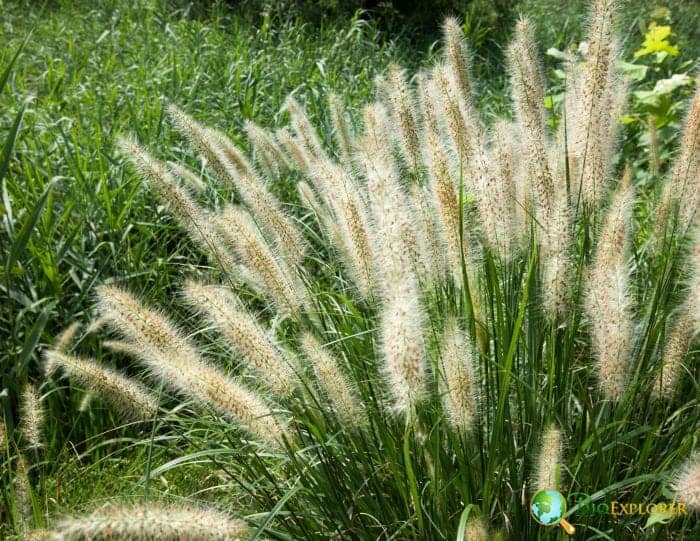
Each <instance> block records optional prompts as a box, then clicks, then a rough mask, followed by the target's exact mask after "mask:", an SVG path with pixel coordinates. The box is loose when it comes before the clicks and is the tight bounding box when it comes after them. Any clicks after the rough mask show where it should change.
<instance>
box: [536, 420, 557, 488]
mask: <svg viewBox="0 0 700 541" xmlns="http://www.w3.org/2000/svg"><path fill="white" fill-rule="evenodd" d="M560 465H561V432H560V431H559V429H558V428H556V427H555V426H553V425H552V426H549V427H548V428H547V429H546V430H545V432H544V434H543V435H542V441H541V442H540V454H539V456H538V458H537V477H536V479H535V487H534V492H537V491H538V490H543V489H545V488H553V489H559V488H560V487H559V473H560V469H561V468H560Z"/></svg>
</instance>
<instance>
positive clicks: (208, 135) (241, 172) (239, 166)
mask: <svg viewBox="0 0 700 541" xmlns="http://www.w3.org/2000/svg"><path fill="white" fill-rule="evenodd" d="M168 112H169V113H170V116H171V118H172V119H173V123H174V124H175V126H176V127H177V129H178V130H179V131H180V132H181V133H182V134H183V135H184V136H185V137H186V138H187V139H189V141H190V142H191V143H192V145H193V146H194V147H195V148H196V149H197V150H198V151H199V152H200V153H201V154H203V155H204V157H205V158H206V159H207V162H208V163H210V164H211V166H212V168H213V169H214V171H215V172H216V174H217V175H218V176H219V178H221V179H222V180H224V181H225V182H227V183H229V184H231V185H232V187H234V188H235V189H236V191H237V192H238V195H239V196H240V197H241V199H242V200H243V202H244V203H245V204H246V206H247V207H248V208H249V209H250V211H251V212H252V214H253V215H254V216H255V218H256V219H257V220H258V221H259V222H260V223H261V224H262V225H263V226H264V227H265V229H266V231H267V232H269V233H270V234H271V235H272V236H273V237H274V240H275V243H276V245H277V248H278V250H279V251H280V253H281V254H282V255H283V256H284V257H285V258H287V259H289V260H290V263H292V264H297V263H300V262H301V261H303V259H304V257H305V254H306V251H307V246H306V242H305V241H304V238H303V236H302V235H301V233H300V232H299V231H297V229H296V227H295V226H294V224H293V223H292V221H291V219H290V218H289V217H288V216H287V215H286V214H285V213H284V211H283V210H282V209H281V208H280V203H279V201H278V200H277V199H276V198H275V197H274V196H273V195H272V194H271V193H270V192H269V191H268V190H267V189H266V188H265V186H264V184H263V182H262V181H261V180H260V179H259V178H258V177H257V175H256V174H255V171H254V169H253V167H252V165H251V164H250V162H249V161H248V159H247V158H246V157H245V156H244V155H243V153H242V152H241V151H240V150H239V149H238V148H236V146H234V145H233V143H231V142H230V141H229V140H228V138H227V137H226V136H225V135H224V134H222V133H220V132H218V131H216V130H213V129H211V128H205V127H203V126H201V125H200V124H199V123H198V122H197V121H196V120H194V119H193V118H192V117H190V116H189V115H187V114H186V113H184V112H183V111H181V110H180V109H178V108H177V107H176V106H174V105H170V106H169V107H168Z"/></svg>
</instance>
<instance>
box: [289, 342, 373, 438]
mask: <svg viewBox="0 0 700 541" xmlns="http://www.w3.org/2000/svg"><path fill="white" fill-rule="evenodd" d="M301 346H302V349H303V351H304V354H305V355H306V357H307V358H308V359H309V361H310V362H311V366H312V367H313V370H314V374H316V378H317V379H318V382H319V383H320V384H321V387H322V388H323V390H324V391H325V393H326V395H327V396H328V399H329V400H330V402H331V406H332V408H333V411H334V412H335V414H336V415H337V416H338V421H339V422H340V424H341V425H343V426H347V427H350V428H352V427H358V426H362V425H363V424H364V423H365V421H366V415H365V412H364V410H363V408H362V404H361V402H360V399H359V398H358V393H357V389H355V388H354V386H353V385H352V383H351V382H350V381H349V380H348V378H347V377H346V376H345V375H344V374H343V372H342V370H341V369H340V367H339V366H338V362H337V361H336V359H334V358H333V356H332V355H331V353H330V352H329V351H328V349H327V348H325V347H323V346H322V345H321V343H320V342H319V341H318V340H317V339H316V338H315V337H314V336H313V335H311V334H310V333H308V332H307V333H304V335H303V336H302V337H301Z"/></svg>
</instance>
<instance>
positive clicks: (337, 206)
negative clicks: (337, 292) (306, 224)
mask: <svg viewBox="0 0 700 541" xmlns="http://www.w3.org/2000/svg"><path fill="white" fill-rule="evenodd" d="M329 176H330V177H332V178H334V179H336V181H334V184H335V185H336V186H335V188H330V187H328V186H326V185H325V183H326V180H325V179H326V178H329ZM310 177H311V178H313V179H315V180H316V182H315V184H317V185H322V189H324V190H325V192H324V195H323V198H324V200H325V201H326V204H323V203H321V202H320V201H318V199H317V198H316V195H315V193H314V192H313V190H312V188H311V187H310V186H309V185H308V184H306V183H305V182H300V183H299V184H298V186H297V187H298V189H299V192H300V195H301V199H302V202H304V204H305V205H306V206H308V207H309V208H311V209H312V210H314V212H315V213H316V216H317V217H318V219H319V223H320V224H321V227H322V228H323V230H324V231H325V232H326V234H327V235H328V238H329V240H330V242H331V244H332V245H333V246H334V247H335V249H336V250H337V251H338V253H339V255H340V256H341V259H342V263H343V265H344V267H345V269H346V270H347V271H348V273H349V274H350V278H351V279H352V280H353V282H354V283H355V285H356V286H357V289H358V292H359V293H360V296H361V298H363V299H366V298H369V296H370V294H371V292H372V287H373V286H372V284H373V280H372V274H373V269H372V254H371V249H370V242H369V227H370V226H369V218H368V216H367V211H366V209H365V205H364V202H363V201H362V199H361V198H360V197H359V195H358V194H357V190H356V189H355V187H354V186H349V184H351V181H350V180H349V179H347V177H349V175H348V174H347V173H346V172H345V170H343V169H342V168H341V167H340V166H338V165H337V164H334V163H332V162H330V161H322V162H319V163H317V164H316V166H315V167H314V168H313V169H312V171H311V173H310ZM337 179H346V180H341V181H340V182H337ZM329 208H330V210H331V211H332V212H333V215H332V216H331V214H330V213H329V212H328V211H327V209H329Z"/></svg>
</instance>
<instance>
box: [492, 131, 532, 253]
mask: <svg viewBox="0 0 700 541" xmlns="http://www.w3.org/2000/svg"><path fill="white" fill-rule="evenodd" d="M517 131H518V127H517V125H516V124H515V123H511V122H508V121H505V120H500V121H496V122H495V123H494V125H493V129H492V138H491V160H492V169H493V174H494V175H495V176H496V178H497V179H499V190H498V197H499V198H500V200H501V201H502V202H501V203H500V205H501V206H503V207H505V208H507V209H508V210H507V211H506V212H504V213H503V214H502V215H501V217H500V220H501V224H502V225H501V228H502V231H501V233H500V236H499V237H500V238H501V239H502V240H501V242H502V244H503V246H502V248H503V250H504V252H505V253H506V254H509V253H511V252H512V251H513V248H514V247H515V246H516V245H517V244H518V243H520V242H521V241H522V240H523V237H524V234H525V229H526V228H525V224H526V223H527V214H526V209H527V203H526V193H525V190H524V186H523V179H522V178H521V177H523V176H524V175H521V174H520V173H521V169H520V166H519V163H518V162H519V160H518V156H519V154H520V152H519V149H518V147H519V143H518V142H517V135H516V133H517Z"/></svg>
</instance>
